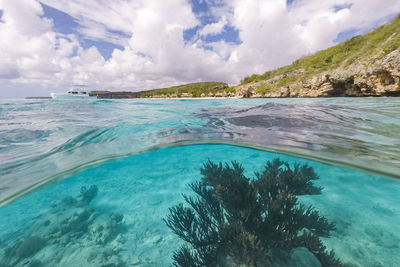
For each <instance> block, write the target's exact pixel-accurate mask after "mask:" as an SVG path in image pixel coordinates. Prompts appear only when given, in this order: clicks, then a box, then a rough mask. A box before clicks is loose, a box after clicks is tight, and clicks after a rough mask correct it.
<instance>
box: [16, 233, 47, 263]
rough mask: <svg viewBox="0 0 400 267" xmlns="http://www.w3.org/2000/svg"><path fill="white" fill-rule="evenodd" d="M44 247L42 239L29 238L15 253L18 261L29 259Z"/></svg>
mask: <svg viewBox="0 0 400 267" xmlns="http://www.w3.org/2000/svg"><path fill="white" fill-rule="evenodd" d="M44 245H45V242H44V240H43V239H42V238H40V237H37V236H30V237H28V238H27V239H25V240H24V241H23V242H22V243H21V244H20V245H19V247H18V249H17V251H16V255H17V257H18V258H20V259H24V258H27V257H30V256H32V255H34V254H35V253H36V252H38V251H39V250H41V249H42V248H43V247H44Z"/></svg>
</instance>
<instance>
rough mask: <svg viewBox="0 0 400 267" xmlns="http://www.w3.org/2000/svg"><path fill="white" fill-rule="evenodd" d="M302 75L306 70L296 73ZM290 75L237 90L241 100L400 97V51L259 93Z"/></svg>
mask: <svg viewBox="0 0 400 267" xmlns="http://www.w3.org/2000/svg"><path fill="white" fill-rule="evenodd" d="M296 72H297V73H299V72H300V73H301V72H302V70H301V69H300V70H298V71H296ZM289 75H295V73H293V74H287V75H286V76H285V75H281V76H278V77H274V78H272V79H269V80H266V81H260V82H255V83H248V84H244V85H240V86H238V87H236V95H237V96H238V97H271V98H274V97H278V98H279V97H338V96H350V97H362V96H377V97H378V96H400V48H399V49H397V50H394V51H393V52H391V53H389V54H387V55H386V56H383V57H381V58H379V55H378V56H375V57H372V58H370V59H369V60H365V61H361V62H356V63H353V64H351V65H350V66H348V67H347V68H343V67H341V68H337V69H334V70H329V71H325V72H323V73H320V74H317V75H315V76H313V77H312V78H311V79H307V80H306V81H305V82H297V83H293V84H289V85H288V86H284V87H280V88H276V89H275V90H273V91H271V92H269V93H265V94H259V93H257V88H258V87H259V86H262V85H264V86H265V85H268V84H272V83H274V82H275V81H276V80H278V79H282V78H285V77H287V76H289Z"/></svg>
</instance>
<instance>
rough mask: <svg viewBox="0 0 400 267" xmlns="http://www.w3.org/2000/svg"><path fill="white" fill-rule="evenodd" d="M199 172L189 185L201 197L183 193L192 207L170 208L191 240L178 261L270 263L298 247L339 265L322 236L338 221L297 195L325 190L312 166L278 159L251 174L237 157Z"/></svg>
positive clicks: (171, 219) (174, 225)
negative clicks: (195, 179) (324, 243)
mask: <svg viewBox="0 0 400 267" xmlns="http://www.w3.org/2000/svg"><path fill="white" fill-rule="evenodd" d="M201 174H202V176H203V177H202V179H201V180H200V181H199V182H196V183H193V184H191V185H190V187H191V188H192V190H193V191H194V192H195V193H196V195H197V197H193V196H184V199H185V201H186V202H187V203H188V204H189V206H190V207H184V206H183V205H182V204H180V205H178V206H175V207H173V208H170V214H169V215H168V216H167V218H166V219H165V222H166V224H167V226H168V227H170V228H171V229H172V230H173V231H174V233H175V234H177V235H178V236H179V237H180V238H181V239H183V240H184V241H186V242H187V243H189V244H190V245H191V247H188V246H183V247H182V248H181V249H180V250H178V251H176V252H175V254H174V260H175V263H174V264H175V266H233V265H244V266H272V265H273V263H274V261H281V260H282V257H283V256H282V255H286V257H288V255H289V254H290V253H289V252H290V251H291V250H292V249H296V248H299V247H305V248H307V249H308V251H309V252H310V253H312V254H314V255H315V257H316V258H318V260H319V261H320V262H321V264H322V266H339V265H341V263H340V261H339V260H338V259H336V258H335V255H334V253H333V251H327V249H326V247H325V246H324V245H323V244H322V242H321V240H320V237H329V236H330V232H331V231H332V230H334V225H333V224H332V223H329V222H328V220H327V219H326V218H325V217H322V216H320V214H319V212H318V211H316V210H314V208H313V207H312V206H308V207H306V206H304V205H302V204H300V203H299V201H298V196H302V195H316V194H321V191H322V188H321V187H317V186H314V184H313V181H314V180H317V179H319V177H318V175H317V174H316V173H315V172H314V169H313V168H311V167H309V166H308V165H299V164H294V165H293V166H290V165H289V164H288V163H287V162H283V161H281V160H279V159H275V160H273V161H268V162H267V163H266V166H265V170H264V171H263V173H261V174H259V173H256V178H255V179H249V178H247V177H246V176H245V175H244V169H243V167H242V166H241V165H240V164H239V163H238V162H235V161H234V162H232V163H231V165H229V164H227V163H226V164H224V165H223V164H222V163H219V164H215V163H213V162H211V161H208V162H206V163H205V164H204V165H203V168H201ZM283 260H285V259H283Z"/></svg>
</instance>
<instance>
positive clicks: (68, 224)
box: [0, 98, 400, 267]
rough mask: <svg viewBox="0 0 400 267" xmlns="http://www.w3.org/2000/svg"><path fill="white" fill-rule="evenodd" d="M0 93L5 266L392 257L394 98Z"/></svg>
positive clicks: (346, 261) (0, 236)
mask: <svg viewBox="0 0 400 267" xmlns="http://www.w3.org/2000/svg"><path fill="white" fill-rule="evenodd" d="M78 102H79V101H76V100H75V101H54V100H51V101H48V100H35V101H32V100H12V101H5V100H2V101H1V102H0V114H1V117H0V132H1V137H0V157H1V158H0V179H1V184H0V266H31V267H33V266H398V262H400V224H399V222H400V206H399V204H398V199H399V192H400V182H399V180H398V179H399V178H400V175H399V173H400V172H399V169H400V164H399V163H400V162H399V161H400V160H399V159H400V115H399V114H400V105H399V104H400V100H397V99H392V98H380V99H376V98H374V99H370V98H368V99H349V98H346V99H343V98H342V99H341V98H331V99H290V100H288V99H276V100H274V99H251V100H250V99H249V100H246V99H240V100H239V99H210V100H140V101H139V100H129V101H121V100H112V101H111V100H84V102H83V101H82V102H79V103H78Z"/></svg>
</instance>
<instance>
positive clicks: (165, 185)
mask: <svg viewBox="0 0 400 267" xmlns="http://www.w3.org/2000/svg"><path fill="white" fill-rule="evenodd" d="M227 157H228V158H229V159H230V160H237V161H240V162H241V163H242V164H243V165H244V166H245V167H246V170H247V172H246V175H248V176H249V177H251V176H253V171H261V170H262V169H263V167H264V164H265V162H266V161H267V160H271V159H273V158H276V157H279V158H281V159H282V160H285V161H288V162H289V163H294V162H298V163H308V164H310V166H312V167H313V168H314V169H315V170H316V172H317V173H318V174H319V175H320V180H318V181H317V182H316V184H317V185H318V186H322V187H324V189H323V191H322V194H321V195H316V196H308V197H302V198H301V201H302V203H307V204H312V205H313V206H314V207H315V208H316V209H317V210H319V211H320V212H321V214H322V215H324V216H326V217H327V218H328V219H329V220H330V221H331V222H333V223H335V224H336V228H337V229H336V230H335V231H334V232H333V233H332V236H331V237H330V238H326V239H324V242H325V244H326V245H327V246H328V247H329V248H331V249H334V251H335V252H336V254H337V256H338V257H340V259H341V260H342V261H343V262H344V263H348V264H354V265H352V266H396V263H397V262H398V261H399V260H400V258H399V255H400V254H399V253H398V251H399V249H400V235H399V233H400V226H399V224H398V222H399V220H400V207H399V206H398V203H397V201H398V192H399V191H400V183H398V182H397V181H394V180H391V179H387V178H384V177H380V176H376V175H371V174H367V173H362V172H358V171H353V170H349V169H344V168H338V167H332V166H329V165H325V164H321V163H317V162H311V161H308V160H304V159H299V158H295V157H290V156H285V155H280V154H276V153H270V152H264V151H258V150H254V149H248V148H242V147H235V146H228V145H195V146H183V147H173V148H165V149H161V150H157V151H153V152H148V153H144V154H139V155H135V156H132V157H127V158H122V159H119V160H116V161H112V162H108V163H105V164H103V165H100V166H97V167H93V168H89V169H86V170H84V171H82V172H80V173H78V174H75V175H72V176H70V177H67V178H66V179H64V180H62V181H61V182H59V183H56V184H54V185H51V186H48V187H46V188H43V189H42V190H39V191H36V192H33V193H31V194H29V195H27V196H25V197H23V198H20V199H18V200H17V201H15V202H13V203H10V204H8V205H6V206H4V207H2V208H1V209H0V218H1V221H2V222H3V223H2V224H1V226H0V233H1V235H0V240H1V244H2V249H3V251H4V247H12V246H13V245H15V244H19V243H20V242H22V241H24V240H26V239H27V238H28V237H29V236H32V235H34V236H40V237H41V238H43V240H44V245H43V248H41V249H40V250H39V251H38V252H37V253H35V254H34V255H33V256H30V257H27V258H26V259H22V260H21V261H20V262H18V264H17V266H23V264H24V263H25V264H26V262H32V261H34V260H35V259H36V260H40V261H41V263H42V264H44V265H45V266H56V265H60V266H76V265H80V264H82V262H83V263H84V264H85V265H87V266H100V264H104V265H105V264H110V263H115V264H122V263H127V265H128V266H129V263H136V264H137V265H139V266H168V265H169V264H170V263H171V257H172V253H173V250H174V249H176V248H178V247H179V245H180V244H181V241H180V240H179V239H178V238H177V237H176V236H175V235H174V234H173V233H172V232H171V230H170V229H169V228H167V226H166V225H165V223H164V221H163V218H165V217H166V215H167V213H168V208H169V207H171V206H172V205H175V204H178V203H182V202H183V198H182V193H185V194H191V192H190V190H189V187H188V183H190V182H193V181H195V180H198V179H199V177H200V172H199V168H200V167H201V166H202V163H203V162H205V161H207V160H208V159H209V160H212V161H225V160H226V159H227ZM91 185H96V186H97V187H98V190H99V191H98V196H96V197H95V198H94V199H93V201H92V202H91V203H90V208H89V207H80V208H74V207H72V206H68V205H66V204H65V206H63V207H62V209H61V210H62V211H59V210H57V207H56V208H55V206H56V204H59V203H62V200H63V199H65V197H67V196H76V195H78V194H79V191H80V189H81V187H82V186H86V188H90V186H91ZM52 206H53V207H52ZM84 209H87V210H90V209H93V211H90V213H93V214H95V213H98V214H101V215H103V216H104V215H105V217H107V216H108V217H109V216H110V214H112V213H116V214H122V215H123V219H122V222H121V223H119V224H118V226H117V228H116V229H115V230H114V231H115V233H114V235H115V236H112V237H111V238H110V240H109V241H108V242H104V243H101V242H100V243H96V242H95V240H98V233H97V232H96V231H98V229H99V225H104V228H105V230H103V232H104V233H103V234H104V235H107V233H108V232H107V231H109V232H112V230H110V229H109V228H107V226H106V225H108V224H109V223H110V222H108V221H107V220H106V219H104V218H101V217H100V219H96V220H95V221H94V222H92V223H88V226H87V227H88V228H87V229H86V230H85V233H83V234H82V235H78V236H75V235H74V230H73V229H70V230H69V231H68V230H65V231H64V232H63V234H61V235H59V236H57V235H54V234H49V233H51V232H52V231H51V229H52V228H54V229H56V228H57V227H60V225H63V223H62V220H61V222H59V217H60V216H61V217H62V216H65V214H69V213H71V214H70V216H72V217H73V214H75V215H76V214H80V212H81V213H82V210H84ZM63 219H64V218H63ZM64 220H65V219H64ZM46 222H47V223H46ZM84 222H86V220H82V222H81V223H84ZM68 223H71V224H73V222H71V220H70V221H69V222H68ZM73 225H74V226H75V227H78V228H79V223H76V224H73ZM108 234H109V233H108ZM110 235H111V234H110ZM72 237H73V238H72ZM107 253H109V254H110V256H106V255H108V254H107ZM0 255H1V256H0V258H1V257H3V260H4V257H5V255H4V253H3V254H0ZM93 255H97V256H96V257H95V258H93V257H94V256H93ZM12 259H18V257H13V258H12ZM5 262H7V261H5ZM121 266H122V265H121Z"/></svg>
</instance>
